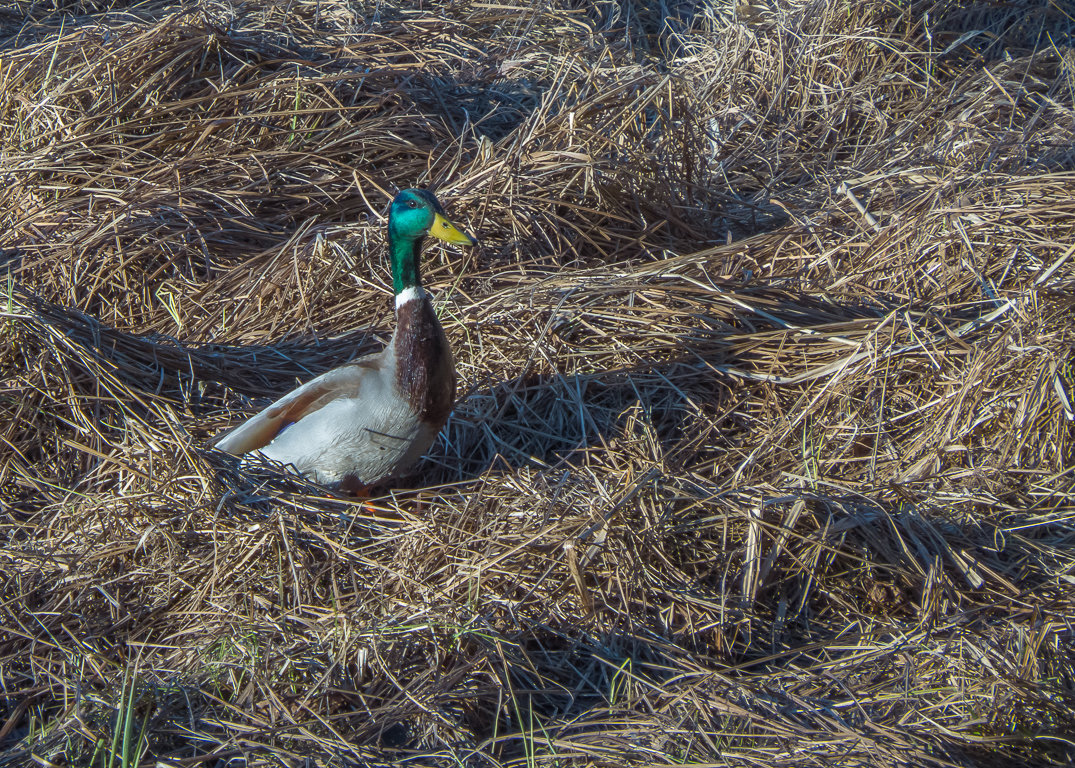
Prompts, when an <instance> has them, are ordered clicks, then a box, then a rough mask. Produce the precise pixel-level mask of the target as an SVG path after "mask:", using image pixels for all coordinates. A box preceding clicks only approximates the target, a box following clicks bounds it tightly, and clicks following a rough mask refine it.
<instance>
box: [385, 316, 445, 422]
mask: <svg viewBox="0 0 1075 768" xmlns="http://www.w3.org/2000/svg"><path fill="white" fill-rule="evenodd" d="M396 325H397V328H396V384H397V386H398V387H399V390H400V392H402V393H403V394H405V395H406V396H407V397H408V399H409V400H410V404H411V408H413V409H414V412H415V413H416V414H417V415H418V418H419V419H421V420H422V421H423V422H425V423H426V424H429V425H430V426H431V427H433V428H434V429H440V428H441V427H442V426H444V422H445V421H447V419H448V414H449V413H450V412H451V410H452V405H454V404H455V364H454V362H453V360H452V350H451V347H449V346H448V339H447V338H445V336H444V330H443V329H442V328H441V327H440V323H439V322H437V316H436V314H435V313H434V312H433V306H432V305H431V304H430V303H429V299H428V298H426V297H423V298H422V299H420V300H417V301H408V302H407V303H406V304H403V305H402V306H401V307H399V309H398V310H397V312H396Z"/></svg>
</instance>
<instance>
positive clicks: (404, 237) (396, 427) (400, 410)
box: [216, 189, 477, 494]
mask: <svg viewBox="0 0 1075 768" xmlns="http://www.w3.org/2000/svg"><path fill="white" fill-rule="evenodd" d="M426 235H433V236H434V237H436V238H438V239H440V240H445V241H447V242H449V243H456V244H461V245H476V244H477V240H475V239H474V238H473V237H471V236H470V235H467V234H465V233H463V232H462V231H460V230H459V229H458V228H457V227H456V226H455V225H454V224H452V223H451V222H450V221H448V219H447V218H446V216H445V213H444V208H443V207H441V204H440V202H439V201H438V200H437V198H436V197H435V196H434V195H433V194H432V193H430V192H428V191H426V190H423V189H405V190H403V191H402V192H400V193H399V194H398V195H396V197H395V199H394V200H393V201H392V206H391V208H390V209H389V212H388V251H389V254H390V256H391V260H392V286H393V289H394V291H395V294H396V330H395V332H394V333H393V334H392V339H391V341H389V342H388V346H387V347H385V348H384V349H383V350H382V351H381V352H378V353H376V354H372V355H367V356H366V357H362V358H359V359H358V360H355V361H353V362H351V363H348V364H347V365H343V366H341V367H339V368H335V369H333V370H331V371H328V372H327V373H323V374H321V375H320V376H318V377H317V378H316V379H313V380H312V381H309V382H307V383H306V384H304V385H302V386H301V387H299V388H298V389H296V390H295V391H293V392H291V393H290V394H288V395H285V396H284V397H282V398H280V399H279V400H277V401H276V402H275V403H273V404H272V405H270V406H269V407H268V408H266V409H265V410H263V411H262V412H261V413H259V414H258V415H257V416H254V417H253V418H251V419H250V420H249V421H247V422H246V423H244V424H242V425H240V426H239V427H237V428H235V429H233V430H232V431H230V432H228V433H227V434H225V435H224V436H223V437H221V438H220V439H218V440H217V441H216V447H217V448H218V449H220V450H222V451H227V452H228V453H232V454H235V455H237V456H240V455H243V454H248V453H252V452H256V453H258V454H260V455H261V456H264V457H265V458H267V459H271V460H272V461H276V462H280V463H281V464H284V465H286V466H287V468H288V469H289V470H293V471H295V472H298V473H299V474H302V475H305V476H307V477H309V478H310V479H312V480H314V481H316V482H318V483H321V484H322V485H326V486H328V487H330V488H334V489H338V490H341V491H345V492H351V493H359V494H361V493H363V492H364V491H365V490H366V489H368V488H369V487H370V486H372V485H375V484H378V483H381V482H383V481H385V480H388V479H390V478H392V477H394V476H397V475H399V474H401V473H402V472H404V471H406V470H407V469H409V468H410V467H411V465H413V464H414V463H415V462H416V461H417V460H418V459H419V458H420V457H421V455H422V454H423V453H425V451H426V449H427V448H429V446H430V444H432V442H433V440H434V438H435V437H436V436H437V433H438V432H440V429H441V427H443V426H444V422H445V421H446V420H447V419H448V413H449V412H450V411H451V409H452V405H453V403H454V402H455V363H454V361H453V358H452V350H451V348H450V347H449V346H448V340H447V339H446V338H445V336H444V330H443V329H442V328H441V326H440V322H438V320H437V316H436V314H435V313H434V312H433V305H432V304H431V303H430V301H429V296H428V295H427V294H426V292H425V291H424V290H422V280H421V273H420V265H419V262H420V259H421V254H422V243H423V242H424V240H425V236H426Z"/></svg>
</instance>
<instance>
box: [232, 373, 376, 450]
mask: <svg viewBox="0 0 1075 768" xmlns="http://www.w3.org/2000/svg"><path fill="white" fill-rule="evenodd" d="M381 357H382V354H381V353H378V354H375V355H369V356H367V357H364V358H362V359H360V360H356V361H355V362H353V363H348V364H347V365H343V366H340V367H339V368H334V369H332V370H331V371H327V372H325V373H323V374H321V375H320V376H318V377H317V378H316V379H311V380H310V381H308V382H306V383H305V384H303V385H302V386H301V387H299V388H298V389H296V390H293V391H291V392H289V393H288V394H286V395H284V396H283V397H281V398H280V399H279V400H277V401H276V402H275V403H273V404H272V405H270V406H269V407H268V408H266V409H265V410H263V411H262V412H261V413H259V414H258V415H257V416H254V417H253V418H251V419H249V420H247V421H246V422H244V423H243V424H240V425H239V426H238V427H236V428H235V429H232V430H230V431H228V432H226V433H224V435H223V436H222V437H220V438H218V439H217V440H216V442H215V443H214V445H213V447H214V448H216V449H217V450H220V451H226V452H227V453H231V454H234V455H235V456H241V455H243V454H244V453H249V452H250V451H256V450H258V449H259V448H264V447H265V446H266V445H268V444H269V443H271V442H272V441H273V440H274V439H275V438H276V436H277V435H279V434H280V433H281V432H282V431H283V430H284V429H285V428H286V427H288V426H290V425H291V424H294V423H295V422H297V421H299V420H300V419H302V418H305V417H306V416H309V415H310V414H311V413H314V412H315V411H317V410H320V409H321V408H324V407H325V406H326V405H327V404H328V403H331V402H332V401H333V400H336V399H338V398H341V397H355V396H356V395H357V394H358V392H359V391H360V390H361V389H362V384H363V380H364V379H366V378H367V377H368V376H369V375H370V374H371V373H375V372H377V371H378V368H379V365H380V362H381Z"/></svg>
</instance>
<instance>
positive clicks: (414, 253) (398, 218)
mask: <svg viewBox="0 0 1075 768" xmlns="http://www.w3.org/2000/svg"><path fill="white" fill-rule="evenodd" d="M426 235H433V237H436V238H438V239H440V240H444V241H445V242H449V243H455V244H457V245H477V244H478V241H477V240H475V239H474V238H473V237H471V236H470V235H468V234H466V233H464V232H463V231H461V230H460V229H459V228H458V227H456V226H455V225H454V224H452V222H450V221H448V218H447V216H446V215H445V213H444V208H443V207H442V206H441V204H440V201H439V200H437V198H436V197H435V196H434V195H433V193H432V192H429V191H427V190H424V189H405V190H403V191H402V192H400V193H399V194H398V195H396V197H395V199H393V200H392V206H391V207H390V208H389V209H388V250H389V253H390V254H391V257H392V283H393V288H394V289H395V292H396V294H399V293H400V292H401V291H403V290H404V289H405V288H410V287H412V286H417V285H421V284H422V282H421V276H420V273H419V268H418V267H419V264H418V261H419V257H420V255H421V251H422V241H423V239H424V238H425V236H426Z"/></svg>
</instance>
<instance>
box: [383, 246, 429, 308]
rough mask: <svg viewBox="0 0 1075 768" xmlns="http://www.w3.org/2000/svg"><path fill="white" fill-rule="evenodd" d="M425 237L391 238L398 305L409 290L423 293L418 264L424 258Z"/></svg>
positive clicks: (394, 284) (393, 275)
mask: <svg viewBox="0 0 1075 768" xmlns="http://www.w3.org/2000/svg"><path fill="white" fill-rule="evenodd" d="M423 240H425V238H424V237H415V238H410V237H389V243H388V249H389V252H390V255H391V257H392V289H393V290H394V291H395V293H396V303H397V304H398V303H399V298H400V296H401V295H402V294H404V292H408V293H410V291H408V289H412V288H413V289H416V291H415V292H417V293H419V294H420V293H421V290H422V276H421V274H420V273H419V271H418V263H419V261H420V259H421V256H422V241H423Z"/></svg>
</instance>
